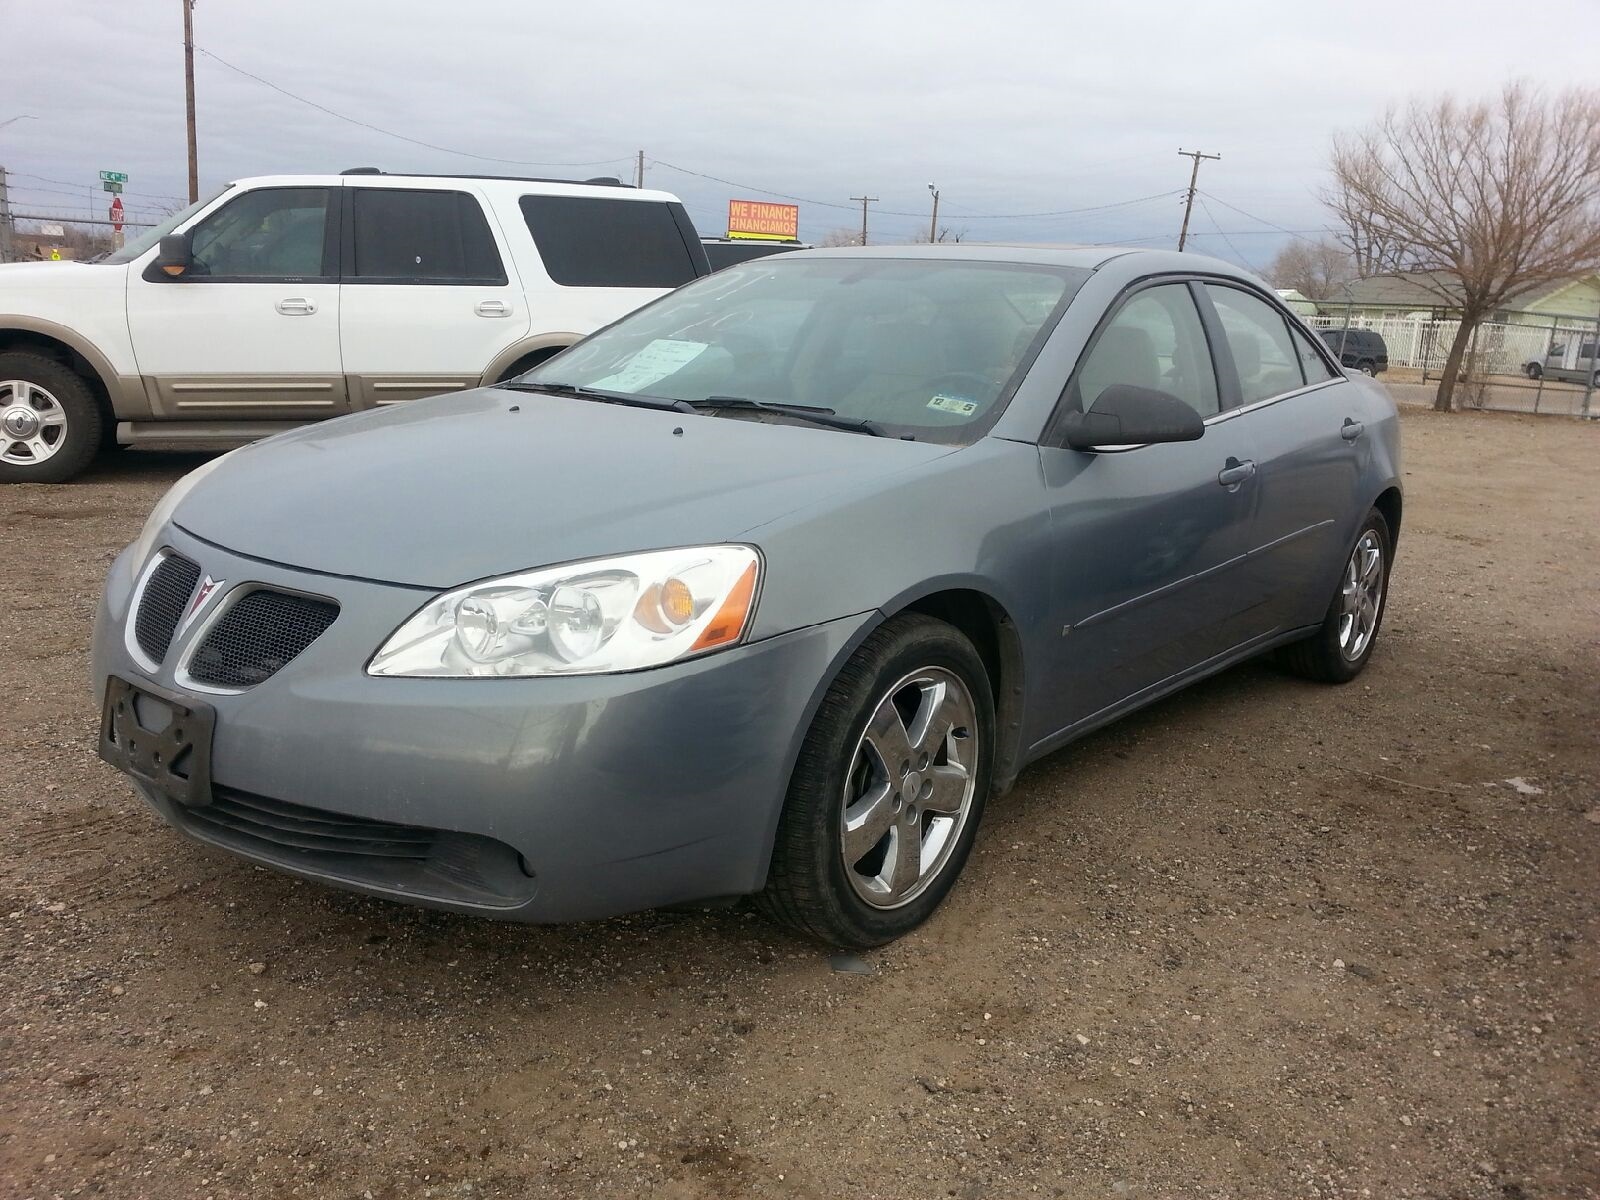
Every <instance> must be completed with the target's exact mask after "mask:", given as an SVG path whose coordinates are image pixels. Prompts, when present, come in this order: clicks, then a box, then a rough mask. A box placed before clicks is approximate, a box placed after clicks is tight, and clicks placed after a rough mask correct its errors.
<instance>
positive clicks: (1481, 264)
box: [1324, 83, 1600, 412]
mask: <svg viewBox="0 0 1600 1200" xmlns="http://www.w3.org/2000/svg"><path fill="white" fill-rule="evenodd" d="M1331 165H1332V168H1333V175H1334V180H1335V183H1334V186H1333V188H1332V189H1331V190H1330V191H1329V192H1328V193H1327V194H1326V195H1325V196H1324V199H1325V200H1326V202H1327V203H1328V204H1329V206H1330V207H1332V208H1333V210H1334V212H1336V213H1337V214H1338V216H1339V217H1340V219H1341V220H1342V221H1343V222H1344V223H1345V225H1346V227H1347V228H1349V229H1356V228H1360V229H1364V230H1368V231H1370V236H1371V238H1372V240H1373V242H1374V243H1375V244H1379V245H1382V246H1385V247H1390V248H1392V250H1393V252H1394V255H1395V265H1397V266H1398V267H1400V268H1403V269H1405V270H1408V271H1418V272H1422V273H1423V274H1422V275H1421V276H1420V277H1415V276H1414V277H1413V278H1416V281H1417V282H1418V283H1421V284H1423V285H1424V286H1429V287H1432V285H1430V284H1429V283H1428V279H1429V278H1430V276H1431V275H1432V274H1435V273H1436V274H1438V275H1439V276H1441V277H1442V279H1441V286H1439V287H1437V288H1433V289H1432V290H1435V291H1436V292H1437V294H1438V295H1439V296H1440V300H1441V303H1442V304H1443V305H1446V306H1448V307H1452V308H1459V309H1460V310H1461V324H1460V327H1459V329H1458V331H1457V333H1456V336H1455V340H1454V341H1453V342H1452V343H1451V346H1450V352H1449V354H1448V355H1446V357H1445V364H1444V374H1443V377H1442V378H1441V379H1440V381H1439V393H1438V397H1437V398H1436V399H1435V401H1434V407H1435V408H1437V409H1439V410H1441V411H1444V412H1448V411H1449V410H1450V408H1451V406H1452V396H1453V394H1454V391H1455V386H1456V379H1457V377H1458V376H1459V374H1460V372H1461V365H1462V358H1463V356H1464V355H1465V353H1466V349H1467V345H1468V343H1469V342H1470V341H1471V338H1472V333H1473V331H1474V330H1475V329H1476V328H1477V327H1478V325H1479V324H1480V323H1481V322H1482V321H1483V320H1484V318H1485V317H1487V316H1489V315H1490V314H1491V313H1493V312H1494V310H1495V309H1496V308H1498V307H1500V306H1502V305H1503V304H1504V303H1505V302H1506V301H1507V300H1509V299H1512V298H1514V297H1516V296H1518V295H1521V294H1523V293H1526V292H1528V291H1530V290H1532V289H1534V288H1536V287H1540V286H1543V285H1547V284H1551V283H1555V282H1558V281H1560V280H1563V279H1570V278H1571V277H1572V276H1574V275H1579V274H1584V273H1587V272H1591V271H1594V270H1595V269H1596V268H1597V267H1600V91H1597V90H1595V89H1586V88H1580V89H1573V90H1571V91H1566V92H1562V93H1560V94H1559V95H1556V96H1555V97H1553V98H1551V97H1547V96H1546V95H1545V94H1544V93H1542V92H1541V91H1539V90H1538V89H1536V88H1532V87H1529V86H1528V85H1526V84H1521V83H1512V84H1508V85H1506V87H1505V88H1504V89H1503V90H1502V91H1501V93H1500V95H1499V96H1498V97H1496V98H1495V99H1492V100H1486V101H1481V102H1477V103H1462V102H1460V101H1457V100H1455V99H1452V98H1451V97H1449V96H1445V97H1442V98H1439V99H1435V100H1427V101H1423V100H1414V101H1412V102H1411V103H1410V104H1408V105H1407V106H1406V107H1405V108H1403V109H1391V110H1390V111H1389V112H1388V113H1387V114H1385V116H1384V117H1383V118H1382V119H1381V120H1380V121H1378V122H1377V123H1376V124H1374V125H1372V126H1370V127H1368V128H1367V129H1364V130H1362V131H1360V132H1358V133H1356V134H1353V135H1350V136H1340V137H1336V138H1335V139H1334V144H1333V155H1332V164H1331ZM1456 289H1459V295H1452V294H1451V293H1452V292H1453V291H1456Z"/></svg>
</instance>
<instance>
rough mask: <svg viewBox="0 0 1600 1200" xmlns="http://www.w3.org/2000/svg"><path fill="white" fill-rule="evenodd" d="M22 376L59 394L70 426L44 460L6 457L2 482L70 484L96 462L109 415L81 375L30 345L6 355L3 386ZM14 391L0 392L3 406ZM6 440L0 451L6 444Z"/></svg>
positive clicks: (0, 367) (0, 364)
mask: <svg viewBox="0 0 1600 1200" xmlns="http://www.w3.org/2000/svg"><path fill="white" fill-rule="evenodd" d="M13 379H20V380H23V381H25V382H27V383H31V384H33V385H34V386H36V387H38V388H41V389H43V390H44V391H46V392H48V393H49V394H50V395H51V396H53V397H54V398H55V400H56V402H57V403H58V404H60V406H61V408H62V411H63V412H64V413H65V414H66V426H65V428H64V429H63V430H62V432H61V434H60V435H59V442H58V443H57V444H56V445H55V449H54V450H53V451H52V453H51V454H50V456H49V457H48V458H45V459H42V460H41V461H39V462H36V463H34V462H14V461H11V460H10V459H4V460H0V483H64V482H65V481H66V480H68V479H71V478H73V477H74V476H75V475H78V474H80V473H81V472H82V471H83V470H84V468H85V467H87V466H88V465H89V464H90V463H91V462H93V461H94V456H95V455H96V454H97V453H98V452H99V450H100V442H101V439H102V437H103V436H104V429H105V424H106V421H105V414H104V413H103V412H102V411H101V408H100V405H99V404H98V403H96V401H95V398H94V393H93V392H91V391H90V390H89V385H88V383H86V382H85V381H84V379H83V377H82V376H81V375H79V374H78V373H77V372H76V371H74V370H72V368H70V367H67V366H63V365H62V364H61V363H59V362H57V361H56V360H55V359H53V358H46V357H45V356H44V355H42V354H30V353H28V352H27V351H24V350H17V351H11V352H8V353H5V354H0V385H4V384H5V382H6V381H8V380H13ZM11 399H12V397H11V395H10V394H9V393H8V394H5V395H0V409H5V408H7V407H9V406H10V402H11ZM5 445H9V443H0V453H4V448H3V447H4V446H5Z"/></svg>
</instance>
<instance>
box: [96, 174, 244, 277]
mask: <svg viewBox="0 0 1600 1200" xmlns="http://www.w3.org/2000/svg"><path fill="white" fill-rule="evenodd" d="M232 186H233V185H232V184H229V185H228V187H232ZM227 190H228V188H218V189H217V190H216V191H214V192H212V193H211V194H210V195H209V196H204V197H202V198H200V199H199V200H196V201H195V202H194V203H193V204H191V205H189V207H188V208H185V209H181V210H179V211H178V212H175V213H173V214H172V215H171V216H170V217H168V218H167V219H166V220H165V221H163V222H161V224H159V225H157V226H156V227H155V228H154V229H147V230H145V231H144V232H143V233H142V234H140V235H139V236H138V237H136V238H134V239H133V241H131V242H129V243H128V244H127V245H125V246H123V247H122V249H121V250H113V251H112V252H111V253H110V254H108V255H106V256H105V257H104V258H102V259H97V260H96V261H98V262H100V263H102V264H104V265H106V266H112V267H114V266H120V265H122V264H123V263H131V262H132V261H133V260H134V259H136V258H138V257H139V256H140V255H141V254H143V253H144V252H145V251H146V250H148V249H150V248H151V247H152V246H154V245H155V244H156V243H157V242H159V241H160V240H161V239H162V238H164V237H166V236H167V234H169V233H171V232H172V231H173V230H174V229H176V228H177V227H178V226H179V225H182V224H183V223H184V222H185V221H187V220H188V219H189V218H190V217H192V216H194V214H195V213H197V212H199V211H200V210H201V209H202V208H204V207H205V206H206V205H208V204H210V203H211V202H212V201H213V200H215V199H216V198H217V197H218V196H220V195H222V193H223V192H225V191H227Z"/></svg>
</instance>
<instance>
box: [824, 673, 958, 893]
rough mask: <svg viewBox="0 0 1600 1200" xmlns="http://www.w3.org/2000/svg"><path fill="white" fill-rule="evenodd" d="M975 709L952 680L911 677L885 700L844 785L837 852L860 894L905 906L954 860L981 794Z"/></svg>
mask: <svg viewBox="0 0 1600 1200" xmlns="http://www.w3.org/2000/svg"><path fill="white" fill-rule="evenodd" d="M981 752H982V747H981V746H980V745H979V744H978V717H977V708H976V706H975V705H974V704H973V702H972V695H971V693H970V692H969V691H968V690H967V686H966V684H964V683H963V682H962V681H961V680H960V679H959V678H958V677H957V676H956V675H955V674H954V673H952V672H950V671H947V670H945V669H944V668H943V667H925V668H923V669H922V670H920V671H913V672H911V674H909V675H907V676H905V677H904V678H903V679H901V680H900V682H898V683H896V684H895V685H894V686H893V687H891V688H889V689H888V690H887V691H886V692H885V693H884V694H883V695H882V696H881V697H879V699H878V703H877V705H876V706H875V707H874V708H873V710H872V715H871V717H870V718H869V719H868V721H867V727H866V729H865V730H863V731H862V734H861V738H860V740H859V741H858V742H857V743H856V748H855V752H854V754H853V755H852V756H851V761H850V770H849V773H848V774H847V775H846V777H845V792H844V804H843V806H842V811H841V815H840V826H839V846H840V854H841V857H842V858H843V859H844V869H845V875H846V877H847V878H848V879H849V880H850V886H851V887H853V888H854V889H855V892H856V895H858V896H860V897H861V899H863V900H865V901H866V902H867V903H868V904H870V905H872V906H873V907H874V908H899V907H900V906H901V905H904V904H909V903H910V902H911V901H912V900H914V899H916V898H917V897H918V896H920V895H921V894H922V893H923V892H924V891H926V890H927V888H928V886H929V885H930V884H932V883H933V881H934V880H935V879H937V878H938V877H939V875H940V873H941V872H942V871H943V870H944V868H945V865H946V864H947V863H948V862H949V861H950V856H951V854H952V853H954V851H955V848H956V846H957V844H958V843H959V842H960V840H961V833H962V831H963V830H964V829H965V828H966V824H967V817H968V815H969V814H970V813H971V811H972V799H973V796H974V794H975V793H976V791H977V786H978V755H979V754H980V753H981Z"/></svg>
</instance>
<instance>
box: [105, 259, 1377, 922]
mask: <svg viewBox="0 0 1600 1200" xmlns="http://www.w3.org/2000/svg"><path fill="white" fill-rule="evenodd" d="M1400 515H1401V497H1400V456H1399V439H1398V428H1397V422H1396V416H1395V410H1394V407H1393V405H1392V404H1391V403H1390V401H1389V399H1388V396H1387V394H1386V393H1385V391H1384V390H1383V388H1382V387H1381V386H1379V385H1377V384H1376V383H1373V382H1371V381H1369V380H1366V379H1362V378H1347V377H1346V376H1345V374H1344V372H1343V371H1342V369H1341V368H1340V366H1339V364H1338V363H1337V361H1335V360H1334V359H1333V358H1332V357H1331V356H1330V355H1329V353H1328V350H1327V347H1326V346H1324V345H1323V343H1322V341H1321V339H1319V338H1317V337H1315V336H1314V335H1312V334H1311V333H1309V332H1308V331H1307V330H1306V328H1305V327H1304V326H1302V325H1301V323H1300V322H1299V320H1298V319H1296V318H1295V317H1294V316H1293V315H1292V314H1291V313H1289V312H1288V311H1286V310H1285V309H1284V308H1283V306H1282V305H1281V304H1279V303H1278V301H1277V298H1276V297H1275V296H1274V295H1273V293H1272V292H1271V291H1270V290H1267V289H1266V288H1264V287H1263V286H1262V285H1261V284H1260V282H1259V281H1257V280H1256V279H1254V278H1251V277H1248V276H1246V275H1243V274H1241V273H1240V272H1239V271H1237V270H1236V269H1233V268H1230V267H1229V266H1227V265H1226V264H1224V263H1221V262H1218V261H1215V260H1212V259H1207V258H1202V257H1198V256H1195V255H1175V254H1170V253H1164V252H1148V251H1126V250H1110V249H1040V248H1025V247H1024V248H1010V247H993V246H989V247H971V246H959V247H950V246H933V247H915V248H913V247H904V248H900V247H896V248H884V249H871V250H838V251H813V252H800V253H795V254H788V255H782V256H779V257H774V258H767V259H762V260H759V261H756V262H751V263H748V264H745V265H741V266H736V267H731V268H729V269H728V270H725V271H723V272H721V273H720V274H717V275H714V276H711V277H709V278H707V279H703V280H700V281H698V282H696V283H694V284H691V285H689V286H687V287H685V288H683V289H681V290H680V291H677V292H674V293H672V294H671V295H668V296H666V297H663V298H662V299H660V300H658V301H656V302H655V303H654V304H651V305H649V306H648V307H646V308H644V309H641V310H640V311H638V312H636V313H635V314H633V315H632V316H629V317H627V318H624V319H623V320H622V321H620V322H618V323H617V324H615V325H612V326H611V327H609V328H607V329H605V330H602V331H601V332H599V333H597V334H595V335H594V336H592V337H590V338H588V339H587V340H585V341H583V342H581V343H579V344H578V345H577V346H575V347H573V348H572V349H570V350H568V351H567V352H565V353H563V354H561V355H559V356H558V357H556V358H554V359H552V360H550V361H549V362H547V363H545V364H543V365H541V366H540V367H538V368H536V369H535V370H533V371H532V372H530V373H529V374H527V375H524V376H521V377H520V378H518V379H516V380H514V381H512V382H511V383H510V384H508V385H502V386H499V387H494V388H487V389H482V390H478V391H473V392H467V393H461V394H456V395H450V396H442V397H438V398H435V399H432V400H425V401H418V402H415V403H412V404H409V405H405V406H397V407H392V408H388V409H384V410H381V411H373V412H365V413H360V414H356V415H353V416H350V417H346V418H344V419H342V420H338V421H333V422H329V423H325V424H320V425H316V426H311V427H307V428H304V429H300V430H296V431H293V432H290V433H286V434H282V435H280V436H278V437H275V438H272V439H271V440H269V441H266V442H262V443H259V444H257V445H254V446H250V447H247V448H245V449H241V450H237V451H235V452H233V453H232V454H229V455H227V456H225V457H223V458H220V459H217V460H215V461H213V462H211V463H208V464H207V465H206V466H204V467H202V468H201V469H200V470H198V471H196V472H194V473H193V474H192V475H190V476H188V477H187V478H185V479H184V480H182V481H180V482H179V483H178V485H177V486H175V487H174V488H173V489H172V491H171V492H170V493H169V494H168V495H167V496H166V497H165V499H163V500H162V502H161V503H160V504H159V505H158V507H157V508H156V510H155V512H153V513H152V514H151V516H150V519H149V522H148V523H147V525H146V527H145V529H144V531H143V533H142V534H141V536H140V537H139V539H138V541H137V542H135V543H134V544H133V545H132V546H130V547H129V548H128V549H127V550H125V551H124V552H123V553H122V555H121V556H120V557H119V558H118V559H117V560H116V562H115V564H114V565H113V567H112V569H111V573H110V578H109V579H108V581H107V584H106V588H105V594H104V597H103V599H102V602H101V605H100V611H99V615H98V620H97V623H96V630H95V638H94V664H93V677H94V685H95V687H96V689H97V690H98V693H99V696H100V698H101V701H102V703H103V706H104V708H103V712H104V716H103V722H102V730H101V742H100V746H101V753H102V755H103V756H104V757H105V758H107V759H108V760H110V761H111V762H112V763H114V764H115V765H116V766H118V767H119V768H121V769H122V770H124V771H125V772H127V773H128V774H129V775H130V776H131V777H132V780H133V782H134V785H135V787H136V788H137V789H138V791H139V792H140V794H142V795H143V797H144V798H145V799H146V800H147V801H148V802H149V803H150V804H151V805H152V806H153V807H154V808H155V809H156V810H157V811H158V812H159V813H160V814H161V815H162V816H163V817H164V818H166V820H168V821H169V822H171V823H172V824H173V825H175V826H176V827H177V828H179V829H180V830H182V831H183V832H185V833H187V834H189V835H191V836H192V837H194V838H197V839H199V840H200V841H203V842H207V843H210V844H212V845H215V846H220V847H222V848H224V849H226V850H229V851H232V852H234V853H236V854H238V855H241V856H243V857H246V858H248V859H251V860H253V861H256V862H259V863H264V864H267V865H269V866H272V867H276V868H279V869H281V870H284V871H289V872H293V873H295V874H298V875H302V876H307V877H310V878H314V879H318V880H324V881H326V882H329V883H333V884H338V885H340V886H344V887H348V888H353V889H356V890H358V891H363V892H367V893H371V894H375V895H380V896H386V897H391V898H394V899H400V900H406V901H411V902H415V903H418V904H426V905H433V906H437V907H441V908H448V909H455V910H458V911H465V912H472V913H480V914H484V915H488V916H497V917H505V918H511V919H515V920H525V921H565V920H576V919H585V918H594V917H601V916H605V915H608V914H615V913H621V912H626V911H630V910H636V909H640V908H646V907H652V906H657V905H665V904H675V903H688V902H704V901H710V900H719V899H726V898H731V897H738V896H745V895H752V894H753V895H755V896H756V898H757V900H758V901H759V902H760V903H761V905H762V906H763V907H764V908H765V909H766V911H767V912H769V913H770V914H771V915H772V916H774V917H775V918H777V919H778V920H780V921H782V922H785V923H787V924H788V925H790V926H792V927H794V928H796V929H798V930H801V931H804V932H805V933H808V934H811V935H814V936H816V937H818V938H821V939H823V940H825V941H827V942H830V943H833V944H836V945H842V946H869V945H874V944H879V943H882V942H885V941H887V940H889V939H891V938H894V937H896V936H898V935H900V934H903V933H905V932H906V931H907V930H910V929H912V928H913V927H915V926H916V925H917V924H918V923H919V922H921V921H923V920H924V919H925V918H927V916H928V915H929V914H930V913H931V912H932V911H933V909H934V908H935V907H936V906H937V905H938V904H939V902H940V901H941V900H942V899H943V898H944V896H945V895H946V894H947V893H948V892H949V890H950V888H951V886H952V885H953V884H954V883H955V881H956V878H957V876H958V875H959V874H960V872H961V869H962V865H963V863H964V862H965V861H966V858H967V855H968V852H969V851H970V850H971V848H972V844H973V839H974V837H975V836H976V835H977V832H978V825H979V821H980V819H981V817H982V816H983V811H984V805H985V803H986V802H987V801H988V800H989V799H990V798H991V797H993V796H998V795H1000V794H1002V793H1003V792H1005V791H1006V789H1007V788H1008V787H1010V785H1011V783H1012V781H1013V780H1014V779H1015V778H1016V777H1017V773H1018V772H1019V771H1020V770H1021V769H1022V768H1023V767H1024V766H1025V765H1026V764H1027V763H1029V762H1031V761H1032V760H1034V759H1037V758H1039V757H1040V756H1042V755H1045V754H1048V753H1050V752H1051V751H1052V750H1055V749H1057V748H1058V747H1060V746H1063V745H1065V744H1066V743H1067V742H1069V741H1071V740H1073V739H1074V738H1078V737H1081V736H1083V735H1084V734H1085V733H1087V732H1089V731H1090V730H1093V729H1095V728H1097V727H1099V726H1101V725H1104V724H1105V723H1106V722H1108V721H1111V720H1114V719H1115V718H1117V717H1119V716H1121V715H1122V714H1124V713H1127V712H1129V711H1131V710H1133V709H1135V708H1138V707H1140V706H1141V705H1145V704H1149V703H1150V702H1152V701H1154V700H1157V699H1159V698H1160V697H1162V696H1165V695H1167V694H1168V693H1170V692H1172V691H1174V690H1176V689H1178V688H1181V687H1183V686H1184V685H1186V684H1189V683H1192V682H1194V681H1195V680H1197V679H1200V678H1202V677H1204V676H1206V675H1210V674H1212V673H1214V672H1216V671H1220V670H1222V669H1224V668H1226V667H1228V666H1230V665H1232V664H1234V663H1237V662H1240V661H1242V660H1244V659H1247V658H1250V657H1252V656H1255V655H1258V654H1262V653H1265V652H1268V651H1275V652H1276V653H1277V656H1278V657H1279V659H1280V660H1281V661H1282V662H1283V663H1284V664H1285V665H1286V666H1287V667H1288V668H1289V669H1291V670H1293V671H1296V672H1298V673H1300V674H1302V675H1305V676H1308V677H1311V678H1313V679H1319V680H1326V681H1328V682H1332V683H1342V682H1345V681H1347V680H1349V679H1351V678H1353V677H1354V676H1355V675H1356V674H1357V673H1358V672H1360V671H1361V669H1362V668H1363V667H1364V666H1365V665H1366V663H1367V661H1368V659H1369V657H1370V656H1371V654H1372V650H1373V643H1374V639H1375V638H1376V637H1377V634H1378V628H1379V624H1380V622H1381V621H1382V618H1383V609H1384V597H1385V593H1386V590H1387V586H1388V580H1389V570H1390V565H1391V561H1392V558H1393V554H1394V548H1395V541H1396V538H1397V537H1398V535H1399V532H1400Z"/></svg>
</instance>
